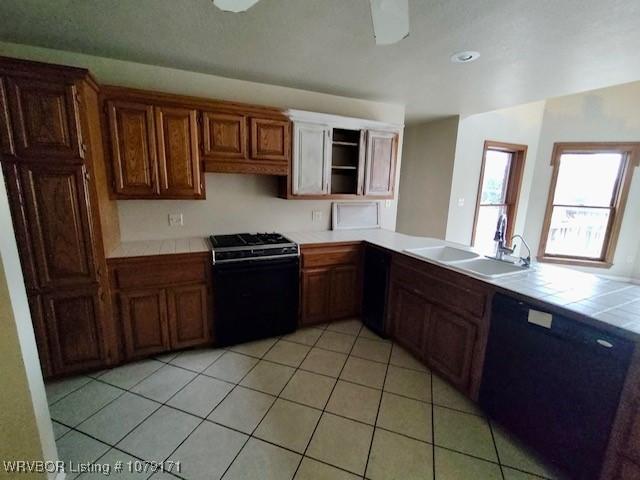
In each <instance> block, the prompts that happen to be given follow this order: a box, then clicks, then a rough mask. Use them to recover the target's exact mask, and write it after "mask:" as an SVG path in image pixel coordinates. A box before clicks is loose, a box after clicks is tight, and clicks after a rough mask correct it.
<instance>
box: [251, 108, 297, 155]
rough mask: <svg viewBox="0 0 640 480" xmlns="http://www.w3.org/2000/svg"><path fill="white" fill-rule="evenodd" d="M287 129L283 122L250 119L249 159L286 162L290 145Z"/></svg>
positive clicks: (287, 125) (285, 123) (286, 124)
mask: <svg viewBox="0 0 640 480" xmlns="http://www.w3.org/2000/svg"><path fill="white" fill-rule="evenodd" d="M289 128H290V127H289V122H287V121H285V120H268V119H264V118H251V120H250V134H251V158H252V159H254V160H272V161H282V162H287V161H288V160H289V148H290V143H291V134H290V132H289Z"/></svg>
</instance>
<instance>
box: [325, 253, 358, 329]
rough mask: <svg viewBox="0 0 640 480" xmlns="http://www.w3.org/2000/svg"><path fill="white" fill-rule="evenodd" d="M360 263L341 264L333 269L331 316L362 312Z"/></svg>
mask: <svg viewBox="0 0 640 480" xmlns="http://www.w3.org/2000/svg"><path fill="white" fill-rule="evenodd" d="M359 281H360V265H358V264H351V265H339V266H337V267H334V268H333V269H332V270H331V289H330V295H329V316H330V317H331V319H338V318H349V317H355V316H357V315H358V314H359V313H360V305H359V303H360V295H359V291H360V286H359Z"/></svg>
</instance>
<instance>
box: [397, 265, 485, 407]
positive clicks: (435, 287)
mask: <svg viewBox="0 0 640 480" xmlns="http://www.w3.org/2000/svg"><path fill="white" fill-rule="evenodd" d="M457 277H460V279H459V281H458V278H457ZM468 280H469V279H468V278H467V277H464V276H463V275H461V274H455V273H453V272H450V271H447V270H444V269H441V268H439V267H436V266H434V265H430V264H428V263H425V262H421V261H418V260H416V261H413V260H411V259H409V260H407V259H398V258H394V260H393V262H392V267H391V276H390V289H389V298H388V307H387V325H386V330H387V332H388V333H389V334H390V335H391V337H392V338H393V339H394V340H396V341H397V342H398V343H399V344H400V345H402V346H403V347H405V348H406V349H407V350H409V351H410V352H411V353H412V354H413V355H414V356H415V357H416V358H418V359H420V360H422V361H423V362H425V363H426V364H427V365H428V366H429V367H430V368H431V369H432V370H433V371H434V372H435V373H437V374H438V375H440V376H441V377H443V378H445V379H447V380H448V381H449V382H450V383H451V384H452V385H454V386H455V387H457V388H458V389H460V390H461V391H462V392H464V393H466V394H467V395H469V396H471V397H474V396H475V394H476V392H477V390H478V388H479V382H480V376H481V371H482V358H483V355H484V348H483V346H484V344H486V340H487V335H488V324H489V320H488V318H487V317H486V314H485V312H488V311H489V309H488V308H485V302H487V301H488V300H487V292H486V291H484V290H483V289H482V287H480V286H477V285H474V284H472V283H469V281H468ZM470 312H475V313H477V315H473V314H471V313H470Z"/></svg>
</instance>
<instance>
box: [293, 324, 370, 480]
mask: <svg viewBox="0 0 640 480" xmlns="http://www.w3.org/2000/svg"><path fill="white" fill-rule="evenodd" d="M363 327H364V325H363V324H360V330H358V333H360V331H362V328H363ZM319 339H320V337H318V340H319ZM316 343H317V340H316ZM355 344H356V342H355V341H354V342H353V344H352V345H351V349H350V350H349V353H348V354H347V358H345V360H344V363H343V364H342V367H341V368H340V372H338V376H337V377H336V381H335V382H334V384H333V387H331V392H329V395H328V396H327V400H326V401H325V402H324V406H323V407H322V413H321V414H320V416H319V417H318V421H317V422H316V425H315V427H313V431H312V432H311V435H310V436H309V440H308V441H307V445H306V446H305V447H304V451H303V452H302V457H300V461H299V462H298V466H297V468H296V471H295V472H294V474H293V477H294V478H295V476H296V475H297V474H298V470H300V465H302V460H303V459H304V457H305V456H307V451H308V450H309V446H310V445H311V441H312V440H313V436H314V435H315V434H316V431H317V430H318V425H320V422H321V421H322V417H323V416H324V414H325V413H327V412H326V408H327V405H328V404H329V401H330V400H331V396H332V395H333V392H334V391H335V389H336V385H338V381H339V380H340V375H342V372H343V371H344V367H345V366H346V365H347V361H348V360H349V355H350V354H351V351H352V350H353V347H354V346H355ZM310 351H311V350H309V352H310ZM300 365H302V363H301V364H300ZM380 395H382V394H380ZM309 458H313V457H309ZM314 460H315V459H314ZM341 470H345V469H343V468H341ZM347 471H348V470H347ZM349 473H352V474H355V475H358V474H357V473H355V472H349ZM365 473H366V472H365ZM359 476H361V477H362V476H364V474H363V475H359Z"/></svg>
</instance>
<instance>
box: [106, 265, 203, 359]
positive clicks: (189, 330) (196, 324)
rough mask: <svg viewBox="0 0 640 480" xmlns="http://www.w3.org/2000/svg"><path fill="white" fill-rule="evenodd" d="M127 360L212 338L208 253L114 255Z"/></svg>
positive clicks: (113, 271) (111, 268)
mask: <svg viewBox="0 0 640 480" xmlns="http://www.w3.org/2000/svg"><path fill="white" fill-rule="evenodd" d="M109 277H110V281H111V288H112V292H113V295H114V303H115V307H116V308H115V309H114V310H115V312H116V315H119V319H118V320H117V322H116V323H118V324H119V326H120V330H121V332H122V335H121V336H122V342H121V343H122V350H123V356H124V358H125V359H126V360H131V359H135V358H143V357H147V356H149V355H154V354H158V353H161V352H167V351H170V350H178V349H181V348H187V347H194V346H200V345H208V344H211V343H212V341H213V322H212V312H213V308H211V307H210V305H211V291H212V290H211V289H212V285H211V278H212V274H211V257H210V256H209V254H208V253H202V254H181V255H159V256H150V257H134V258H118V259H111V260H109Z"/></svg>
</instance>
